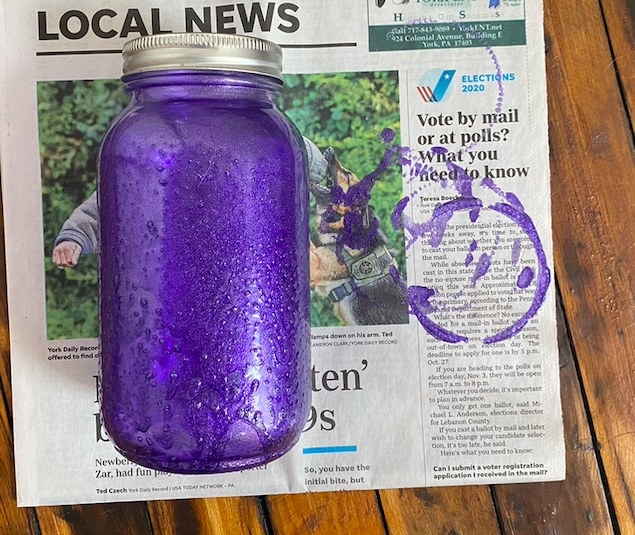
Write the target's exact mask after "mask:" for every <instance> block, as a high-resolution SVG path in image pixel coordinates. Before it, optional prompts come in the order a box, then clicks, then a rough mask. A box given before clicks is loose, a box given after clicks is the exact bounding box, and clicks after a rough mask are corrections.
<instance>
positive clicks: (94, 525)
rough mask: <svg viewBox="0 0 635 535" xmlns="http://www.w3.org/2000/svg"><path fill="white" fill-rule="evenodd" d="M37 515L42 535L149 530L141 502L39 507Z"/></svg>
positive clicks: (144, 532)
mask: <svg viewBox="0 0 635 535" xmlns="http://www.w3.org/2000/svg"><path fill="white" fill-rule="evenodd" d="M37 517H38V521H39V524H40V530H41V534H42V535H102V534H103V535H117V534H125V535H129V534H130V535H137V534H142V535H150V534H151V533H152V531H151V529H150V523H149V522H148V517H147V511H146V507H145V504H144V503H143V502H132V503H110V504H91V505H69V506H61V507H39V508H38V509H37ZM16 533H18V532H16Z"/></svg>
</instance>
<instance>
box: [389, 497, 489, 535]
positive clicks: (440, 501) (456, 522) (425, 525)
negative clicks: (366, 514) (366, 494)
mask: <svg viewBox="0 0 635 535" xmlns="http://www.w3.org/2000/svg"><path fill="white" fill-rule="evenodd" d="M380 495H381V503H382V506H383V509H384V514H385V516H386V524H387V525H388V530H389V532H390V533H391V535H401V534H410V533H412V534H416V533H454V534H457V535H458V534H460V533H464V534H469V533H474V532H475V528H476V527H478V532H480V533H487V534H488V535H490V534H492V535H493V534H495V533H500V529H499V525H498V519H497V517H496V510H495V509H494V504H493V501H492V497H491V494H490V491H489V488H488V487H485V486H478V487H446V488H427V489H426V488H418V489H395V490H382V491H380Z"/></svg>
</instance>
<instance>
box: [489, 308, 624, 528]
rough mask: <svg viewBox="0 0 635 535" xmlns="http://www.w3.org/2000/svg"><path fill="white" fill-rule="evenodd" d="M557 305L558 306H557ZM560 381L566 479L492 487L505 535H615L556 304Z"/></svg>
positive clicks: (574, 368)
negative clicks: (544, 532) (541, 533)
mask: <svg viewBox="0 0 635 535" xmlns="http://www.w3.org/2000/svg"><path fill="white" fill-rule="evenodd" d="M559 305H560V303H559ZM558 345H559V349H560V378H561V389H562V399H563V400H564V403H563V413H564V414H563V416H564V428H565V442H566V444H567V445H568V448H567V478H566V480H565V481H555V482H551V483H536V484H529V485H496V486H495V487H493V489H494V496H495V498H496V502H497V504H498V511H499V514H500V517H501V521H502V524H503V526H504V532H505V533H513V534H514V535H523V534H530V533H536V526H545V527H546V526H548V528H549V533H557V534H558V535H579V534H580V533H584V534H585V535H611V534H613V533H614V530H613V526H612V523H611V517H610V514H609V510H608V505H607V501H606V496H605V495H604V490H603V487H602V480H601V477H600V472H599V469H598V464H597V459H596V452H595V450H594V448H593V438H592V436H591V431H590V429H589V425H588V422H587V415H586V411H585V408H584V402H583V400H582V393H581V392H580V383H579V381H578V374H577V370H576V367H575V362H574V360H573V355H572V353H571V346H570V343H569V338H568V333H567V331H566V329H565V325H564V317H563V313H562V307H561V306H558Z"/></svg>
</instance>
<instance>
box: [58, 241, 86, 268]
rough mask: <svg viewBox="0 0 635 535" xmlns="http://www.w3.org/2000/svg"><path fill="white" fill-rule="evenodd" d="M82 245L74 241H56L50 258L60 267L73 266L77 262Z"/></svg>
mask: <svg viewBox="0 0 635 535" xmlns="http://www.w3.org/2000/svg"><path fill="white" fill-rule="evenodd" d="M81 252H82V247H81V246H80V245H79V243H76V242H74V241H63V242H60V243H58V244H57V245H56V246H55V248H54V249H53V253H52V255H51V259H52V260H53V263H54V264H55V265H56V266H57V267H58V268H60V269H63V268H73V267H75V266H76V265H77V263H78V262H79V255H80V254H81Z"/></svg>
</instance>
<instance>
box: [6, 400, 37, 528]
mask: <svg viewBox="0 0 635 535" xmlns="http://www.w3.org/2000/svg"><path fill="white" fill-rule="evenodd" d="M0 504H1V507H0V533H7V534H14V533H15V534H16V535H18V534H19V535H23V534H24V535H29V534H31V533H33V534H35V533H37V531H36V529H35V526H34V525H32V522H31V518H30V517H29V510H28V509H18V508H17V506H16V497H15V475H14V469H13V441H12V439H11V430H10V427H9V415H8V411H7V405H6V404H5V403H4V400H3V399H2V398H1V397H0Z"/></svg>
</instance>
